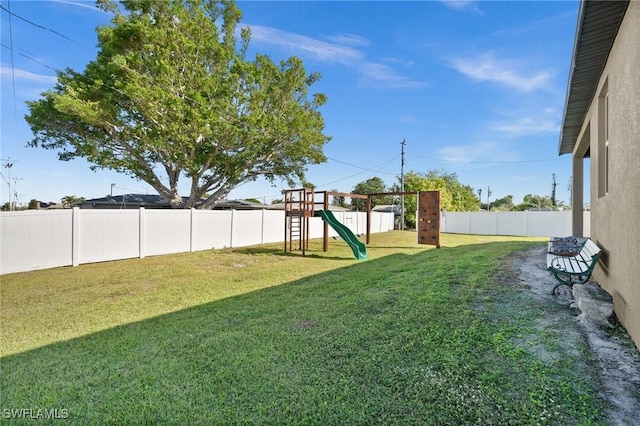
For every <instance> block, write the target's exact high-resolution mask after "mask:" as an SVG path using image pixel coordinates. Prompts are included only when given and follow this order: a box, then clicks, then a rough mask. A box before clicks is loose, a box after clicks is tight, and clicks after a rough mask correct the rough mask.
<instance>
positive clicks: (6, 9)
mask: <svg viewBox="0 0 640 426" xmlns="http://www.w3.org/2000/svg"><path fill="white" fill-rule="evenodd" d="M7 4H8V5H10V4H11V2H10V1H9V0H8V1H7ZM0 9H2V10H4V11H5V12H7V13H8V14H9V22H11V16H14V17H16V18H18V19H20V20H22V21H24V22H26V23H28V24H31V25H33V26H34V27H37V28H41V29H43V30H46V31H50V32H52V33H53V34H55V35H57V36H59V37H62V38H64V39H66V40H69V41H70V42H72V43H77V44H80V43H78V42H77V41H75V40H74V39H72V38H70V37H67V36H66V35H64V34H62V33H60V32H58V31H56V30H53V29H51V28H49V27H45V26H44V25H40V24H36V23H35V22H33V21H30V20H28V19H27V18H23V17H22V16H20V15H17V14H15V13H13V12H12V11H11V10H10V9H11V6H9V8H6V7H4V6H3V5H2V4H0Z"/></svg>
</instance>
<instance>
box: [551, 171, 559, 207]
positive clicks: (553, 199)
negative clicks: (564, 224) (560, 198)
mask: <svg viewBox="0 0 640 426" xmlns="http://www.w3.org/2000/svg"><path fill="white" fill-rule="evenodd" d="M551 176H552V177H553V181H552V183H551V205H552V206H553V207H554V208H555V207H556V205H557V203H556V186H557V185H558V184H557V183H556V174H555V173H553V174H552V175H551Z"/></svg>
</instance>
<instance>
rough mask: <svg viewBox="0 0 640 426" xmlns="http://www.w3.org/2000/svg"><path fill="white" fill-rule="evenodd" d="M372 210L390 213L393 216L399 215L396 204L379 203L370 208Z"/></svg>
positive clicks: (398, 208) (398, 207)
mask: <svg viewBox="0 0 640 426" xmlns="http://www.w3.org/2000/svg"><path fill="white" fill-rule="evenodd" d="M371 211H374V212H381V213H392V212H393V214H394V215H395V216H399V215H400V206H399V205H398V204H380V205H377V206H375V207H374V208H372V209H371Z"/></svg>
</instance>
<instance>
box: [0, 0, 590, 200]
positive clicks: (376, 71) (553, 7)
mask: <svg viewBox="0 0 640 426" xmlns="http://www.w3.org/2000/svg"><path fill="white" fill-rule="evenodd" d="M0 4H2V6H3V8H4V9H10V10H11V12H12V13H13V14H15V15H14V16H12V17H11V19H9V14H8V13H7V12H6V10H2V11H1V16H2V39H1V40H2V47H1V49H2V50H1V51H2V111H1V116H2V129H1V131H2V151H1V158H2V159H3V160H7V159H8V160H10V161H11V162H12V163H13V166H12V167H11V168H7V167H5V166H6V161H2V167H1V168H0V171H1V172H2V176H3V178H2V180H0V188H1V189H2V203H4V202H6V201H8V200H9V198H8V197H9V185H8V184H7V180H10V182H11V195H14V194H15V193H16V192H17V194H18V200H19V202H21V203H23V204H27V203H28V202H29V200H31V199H34V198H35V199H38V200H40V201H56V202H58V201H60V198H62V197H64V196H66V195H75V196H82V197H85V198H87V199H89V198H97V197H103V196H105V195H107V194H109V193H110V191H112V190H113V194H114V195H116V194H122V193H134V192H135V193H150V194H151V193H155V191H154V190H153V189H152V188H151V187H149V186H148V185H147V184H145V183H144V182H141V181H137V180H134V179H131V178H130V177H128V176H124V175H120V174H116V173H114V172H110V171H97V172H92V171H90V170H89V164H88V163H87V162H86V161H84V160H74V161H71V162H61V161H59V160H58V159H57V156H56V153H55V152H54V151H47V150H42V149H35V148H26V147H25V145H26V143H27V142H28V141H29V140H31V138H32V134H31V131H30V129H29V127H28V125H27V124H26V122H25V120H24V115H25V114H26V113H27V108H26V105H25V101H27V100H36V99H38V97H39V93H41V92H42V91H44V90H47V89H49V88H51V87H52V86H53V85H54V84H55V81H56V79H55V72H54V71H53V70H54V69H63V68H66V67H70V68H73V69H75V70H77V71H82V70H84V67H85V66H86V64H87V63H88V62H89V61H91V60H92V59H94V58H95V55H96V47H95V46H96V34H95V31H94V29H95V27H96V26H98V25H102V24H107V23H108V22H109V20H110V18H111V16H110V15H107V14H105V13H103V12H101V11H99V10H97V9H95V8H94V7H93V2H80V1H76V0H73V1H72V0H58V1H55V0H51V1H20V0H11V1H8V0H0ZM238 5H239V7H240V9H241V10H242V11H243V19H242V26H249V27H251V30H252V41H251V44H250V46H251V48H250V51H249V52H250V54H251V55H253V54H254V53H256V52H260V53H264V54H268V55H269V56H270V57H271V58H272V59H273V60H274V61H279V60H280V59H284V58H287V57H289V56H298V57H300V58H302V60H303V62H304V64H305V68H306V69H307V71H309V72H311V71H317V72H319V73H320V74H321V75H322V79H321V80H320V82H319V83H317V84H316V85H314V86H313V87H312V89H314V90H313V91H314V92H322V93H325V94H326V95H327V96H328V102H327V104H326V105H325V106H324V107H322V109H321V112H322V114H323V116H324V119H325V122H326V127H325V134H327V135H330V136H331V137H332V140H331V142H329V143H328V144H327V145H326V147H325V154H326V155H327V157H328V158H329V160H328V161H327V162H326V163H324V164H322V165H316V166H310V167H309V170H308V174H307V178H308V180H309V181H310V182H312V183H313V184H315V185H316V187H317V188H319V189H327V190H331V189H336V190H339V191H344V192H351V190H353V188H354V186H355V185H356V184H357V183H358V182H362V181H364V180H366V179H369V178H371V177H373V176H378V177H380V178H382V179H383V180H384V181H385V183H387V185H391V184H393V183H396V182H398V176H399V175H400V166H401V164H400V161H401V159H400V150H401V146H400V143H401V142H402V140H405V141H406V145H405V166H404V170H405V172H408V171H415V172H427V171H429V170H434V169H435V170H441V171H444V172H447V173H456V174H457V176H458V178H459V180H460V181H461V182H462V183H463V184H466V185H470V186H471V187H473V188H474V190H476V191H477V190H478V189H482V199H483V202H486V199H487V189H488V188H489V187H490V189H491V200H495V199H496V198H502V197H504V196H506V195H513V196H514V201H515V202H516V203H519V202H521V201H522V197H523V196H524V195H525V194H529V193H531V194H536V195H551V186H552V175H553V174H555V176H556V182H557V184H558V186H557V194H556V195H557V198H558V199H559V200H563V201H565V202H568V201H569V191H568V190H567V185H568V183H569V179H570V175H571V158H570V156H568V155H565V156H561V157H560V156H558V138H559V129H560V123H561V121H562V111H563V106H564V99H565V94H566V85H567V79H568V72H569V66H570V61H571V54H572V49H573V39H574V36H575V28H576V20H577V12H578V6H579V3H578V1H532V2H528V1H496V2H494V1H466V0H463V1H411V2H369V1H357V2H342V1H330V2H306V1H297V2H296V1H290V2H272V1H258V2H245V1H241V2H238ZM21 18H23V19H21ZM25 20H28V21H30V22H27V21H25ZM11 48H12V50H11ZM9 175H10V176H9ZM112 184H114V186H113V189H112ZM181 188H184V195H188V193H187V191H188V186H187V182H186V181H185V182H184V186H182V187H181ZM283 188H284V187H283V186H282V183H281V182H276V184H275V186H272V185H271V184H269V183H268V182H263V181H257V182H252V183H247V184H244V185H242V186H240V187H238V188H236V189H235V190H234V191H232V193H231V194H230V198H258V199H260V200H261V201H266V202H267V203H269V202H270V201H271V200H272V199H273V198H280V197H281V194H280V191H281V189H283ZM285 189H286V188H285Z"/></svg>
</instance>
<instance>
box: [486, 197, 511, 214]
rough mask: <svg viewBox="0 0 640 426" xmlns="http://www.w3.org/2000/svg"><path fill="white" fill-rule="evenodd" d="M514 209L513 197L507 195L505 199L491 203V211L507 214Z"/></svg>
mask: <svg viewBox="0 0 640 426" xmlns="http://www.w3.org/2000/svg"><path fill="white" fill-rule="evenodd" d="M514 208H515V204H513V195H507V196H506V197H502V198H498V199H497V200H495V201H494V202H492V203H491V210H494V211H499V212H508V211H511V210H513V209H514Z"/></svg>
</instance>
